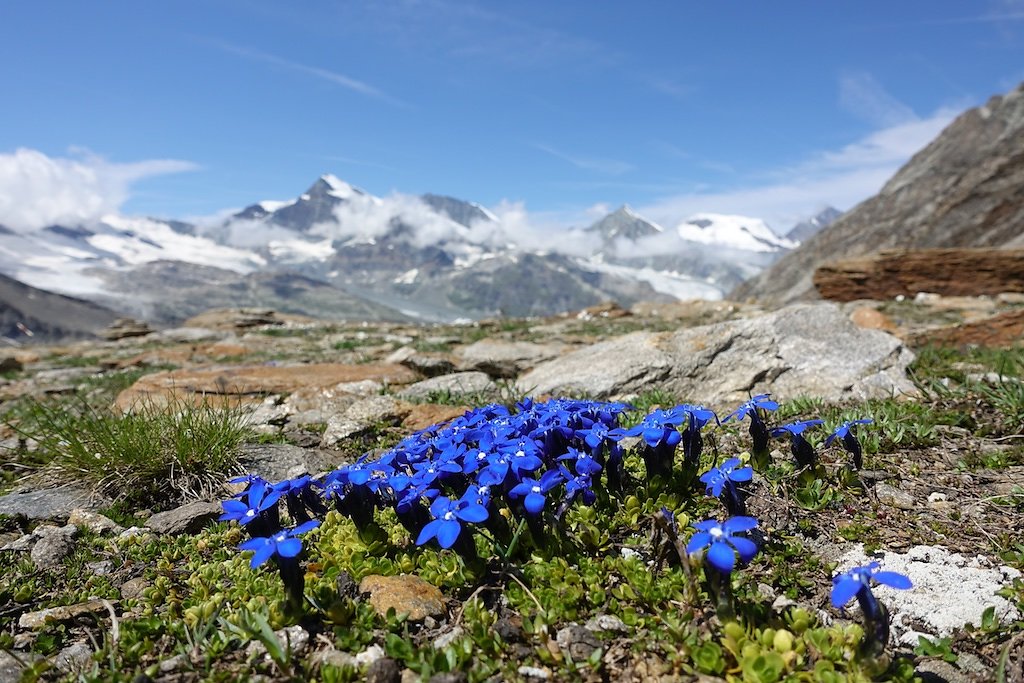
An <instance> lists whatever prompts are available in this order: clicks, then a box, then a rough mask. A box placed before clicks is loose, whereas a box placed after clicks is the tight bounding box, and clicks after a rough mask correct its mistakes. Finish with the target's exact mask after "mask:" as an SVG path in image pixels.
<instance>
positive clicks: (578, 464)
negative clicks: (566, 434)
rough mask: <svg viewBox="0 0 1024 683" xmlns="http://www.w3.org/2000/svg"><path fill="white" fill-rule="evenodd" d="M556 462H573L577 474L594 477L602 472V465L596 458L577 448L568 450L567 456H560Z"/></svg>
mask: <svg viewBox="0 0 1024 683" xmlns="http://www.w3.org/2000/svg"><path fill="white" fill-rule="evenodd" d="M555 460H558V461H564V460H571V461H573V465H574V469H575V470H576V474H586V475H594V474H597V473H598V472H600V471H601V465H600V464H599V463H598V462H597V460H595V459H594V457H593V456H592V455H591V454H590V453H587V452H586V451H579V450H576V449H575V448H572V447H570V448H568V449H567V450H566V453H565V455H560V456H558V457H557V458H555Z"/></svg>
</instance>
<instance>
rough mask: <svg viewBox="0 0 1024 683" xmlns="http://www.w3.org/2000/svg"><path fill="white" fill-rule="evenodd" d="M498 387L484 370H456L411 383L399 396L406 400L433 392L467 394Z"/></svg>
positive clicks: (424, 396) (423, 396)
mask: <svg viewBox="0 0 1024 683" xmlns="http://www.w3.org/2000/svg"><path fill="white" fill-rule="evenodd" d="M496 388H497V387H496V386H495V384H494V382H492V381H491V378H490V377H488V376H487V374H486V373H483V372H456V373H453V374H451V375H442V376H441V377H431V378H430V379H425V380H423V381H422V382H416V383H415V384H410V385H409V386H407V387H406V388H404V389H402V390H401V391H400V392H398V397H399V398H402V399H405V400H414V401H415V400H423V399H427V398H429V397H430V396H431V394H450V395H452V396H465V395H467V394H477V393H481V392H488V391H493V390H495V389H496Z"/></svg>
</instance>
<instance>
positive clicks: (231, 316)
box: [183, 308, 316, 331]
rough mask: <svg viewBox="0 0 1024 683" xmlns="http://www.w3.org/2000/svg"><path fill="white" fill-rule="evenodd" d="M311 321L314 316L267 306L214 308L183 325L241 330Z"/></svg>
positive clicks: (313, 319) (313, 320) (314, 320)
mask: <svg viewBox="0 0 1024 683" xmlns="http://www.w3.org/2000/svg"><path fill="white" fill-rule="evenodd" d="M313 322H316V319H315V318H310V317H308V316H305V315H295V314H292V313H280V312H278V311H274V310H271V309H269V308H214V309H210V310H209V311H205V312H203V313H200V314H199V315H196V316H193V317H191V318H189V319H188V320H186V321H185V322H184V323H183V325H184V326H185V327H205V328H208V329H211V330H232V331H242V330H247V329H249V328H252V327H262V326H266V325H285V324H288V323H298V324H308V323H313Z"/></svg>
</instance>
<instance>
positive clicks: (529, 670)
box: [516, 666, 551, 681]
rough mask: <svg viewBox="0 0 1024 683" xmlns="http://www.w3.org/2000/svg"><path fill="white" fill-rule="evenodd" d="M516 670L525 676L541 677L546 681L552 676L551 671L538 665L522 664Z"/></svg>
mask: <svg viewBox="0 0 1024 683" xmlns="http://www.w3.org/2000/svg"><path fill="white" fill-rule="evenodd" d="M516 672H517V673H518V674H519V675H520V676H522V677H523V678H539V679H541V680H544V681H546V680H548V679H549V678H551V672H550V671H548V670H547V669H541V668H538V667H536V666H521V667H519V668H518V669H517V670H516Z"/></svg>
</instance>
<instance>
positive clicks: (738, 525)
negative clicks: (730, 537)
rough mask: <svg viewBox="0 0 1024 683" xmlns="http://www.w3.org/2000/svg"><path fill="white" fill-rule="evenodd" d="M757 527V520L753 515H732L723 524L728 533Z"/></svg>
mask: <svg viewBox="0 0 1024 683" xmlns="http://www.w3.org/2000/svg"><path fill="white" fill-rule="evenodd" d="M755 528H757V520H756V519H754V518H753V517H730V518H729V519H727V520H725V523H724V524H722V529H724V530H725V533H726V534H735V533H737V532H739V531H750V530H751V529H755Z"/></svg>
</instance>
